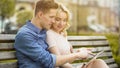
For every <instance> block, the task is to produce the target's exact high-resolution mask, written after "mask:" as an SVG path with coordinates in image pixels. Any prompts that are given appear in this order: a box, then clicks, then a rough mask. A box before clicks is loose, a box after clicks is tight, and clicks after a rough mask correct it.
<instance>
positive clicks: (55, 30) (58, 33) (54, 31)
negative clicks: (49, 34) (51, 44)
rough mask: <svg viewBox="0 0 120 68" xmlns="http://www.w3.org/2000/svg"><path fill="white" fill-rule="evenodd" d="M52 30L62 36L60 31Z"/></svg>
mask: <svg viewBox="0 0 120 68" xmlns="http://www.w3.org/2000/svg"><path fill="white" fill-rule="evenodd" d="M51 30H53V31H54V32H56V33H58V34H61V32H60V31H58V30H55V29H52V28H51Z"/></svg>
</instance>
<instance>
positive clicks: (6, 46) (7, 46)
mask: <svg viewBox="0 0 120 68" xmlns="http://www.w3.org/2000/svg"><path fill="white" fill-rule="evenodd" d="M13 45H14V44H13V43H0V50H4V49H5V50H7V49H8V50H9V49H14V47H13Z"/></svg>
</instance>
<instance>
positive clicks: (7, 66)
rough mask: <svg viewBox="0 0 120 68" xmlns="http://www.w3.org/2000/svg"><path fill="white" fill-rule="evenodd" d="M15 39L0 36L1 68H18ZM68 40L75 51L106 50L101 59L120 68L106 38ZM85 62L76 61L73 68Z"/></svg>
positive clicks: (8, 36)
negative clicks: (78, 49) (81, 48)
mask: <svg viewBox="0 0 120 68" xmlns="http://www.w3.org/2000/svg"><path fill="white" fill-rule="evenodd" d="M14 38H15V35H8V34H7V35H2V34H1V35H0V68H18V67H17V59H16V56H15V50H14V48H13V45H14ZM68 40H69V42H70V43H71V44H72V45H73V47H74V50H76V49H77V48H78V47H90V48H91V47H92V48H94V50H93V52H94V53H98V52H99V51H101V50H105V52H104V53H103V54H101V55H100V56H99V58H102V59H104V61H105V62H106V63H107V64H108V65H109V67H110V68H118V66H117V64H116V63H115V61H114V59H113V57H112V52H111V49H110V47H109V43H108V41H107V39H106V37H105V36H68ZM89 59H90V58H89ZM89 59H88V60H89ZM88 60H87V61H88ZM76 62H79V63H76ZM84 62H86V61H80V60H76V61H75V62H74V63H73V66H74V67H75V66H77V65H79V64H82V63H84Z"/></svg>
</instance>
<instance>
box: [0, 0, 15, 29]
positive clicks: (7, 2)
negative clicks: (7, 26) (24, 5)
mask: <svg viewBox="0 0 120 68" xmlns="http://www.w3.org/2000/svg"><path fill="white" fill-rule="evenodd" d="M15 1H16V0H0V16H1V19H2V20H1V21H2V23H1V29H3V20H4V19H5V18H6V17H10V16H12V15H13V14H14V11H15Z"/></svg>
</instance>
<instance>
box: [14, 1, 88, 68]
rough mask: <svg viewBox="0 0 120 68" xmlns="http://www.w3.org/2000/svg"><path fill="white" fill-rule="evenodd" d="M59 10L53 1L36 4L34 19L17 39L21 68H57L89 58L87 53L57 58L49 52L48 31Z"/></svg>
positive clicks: (21, 30)
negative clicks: (57, 67) (79, 59)
mask: <svg viewBox="0 0 120 68" xmlns="http://www.w3.org/2000/svg"><path fill="white" fill-rule="evenodd" d="M57 8H58V4H57V3H55V2H53V1H52V0H51V1H50V0H39V1H37V2H36V6H35V13H34V16H33V18H32V19H31V21H28V22H27V23H26V25H24V26H23V27H21V28H20V30H19V31H18V33H17V35H16V38H15V44H14V47H15V49H16V56H17V59H18V64H19V65H18V66H19V68H55V66H61V65H62V64H65V63H67V62H71V61H74V60H75V59H78V58H85V57H87V55H88V53H87V52H84V54H83V53H81V52H78V53H73V54H69V55H62V56H57V55H54V54H51V53H50V52H49V51H48V44H47V43H46V30H48V29H49V28H50V27H51V24H53V23H54V18H55V16H56V13H57Z"/></svg>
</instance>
